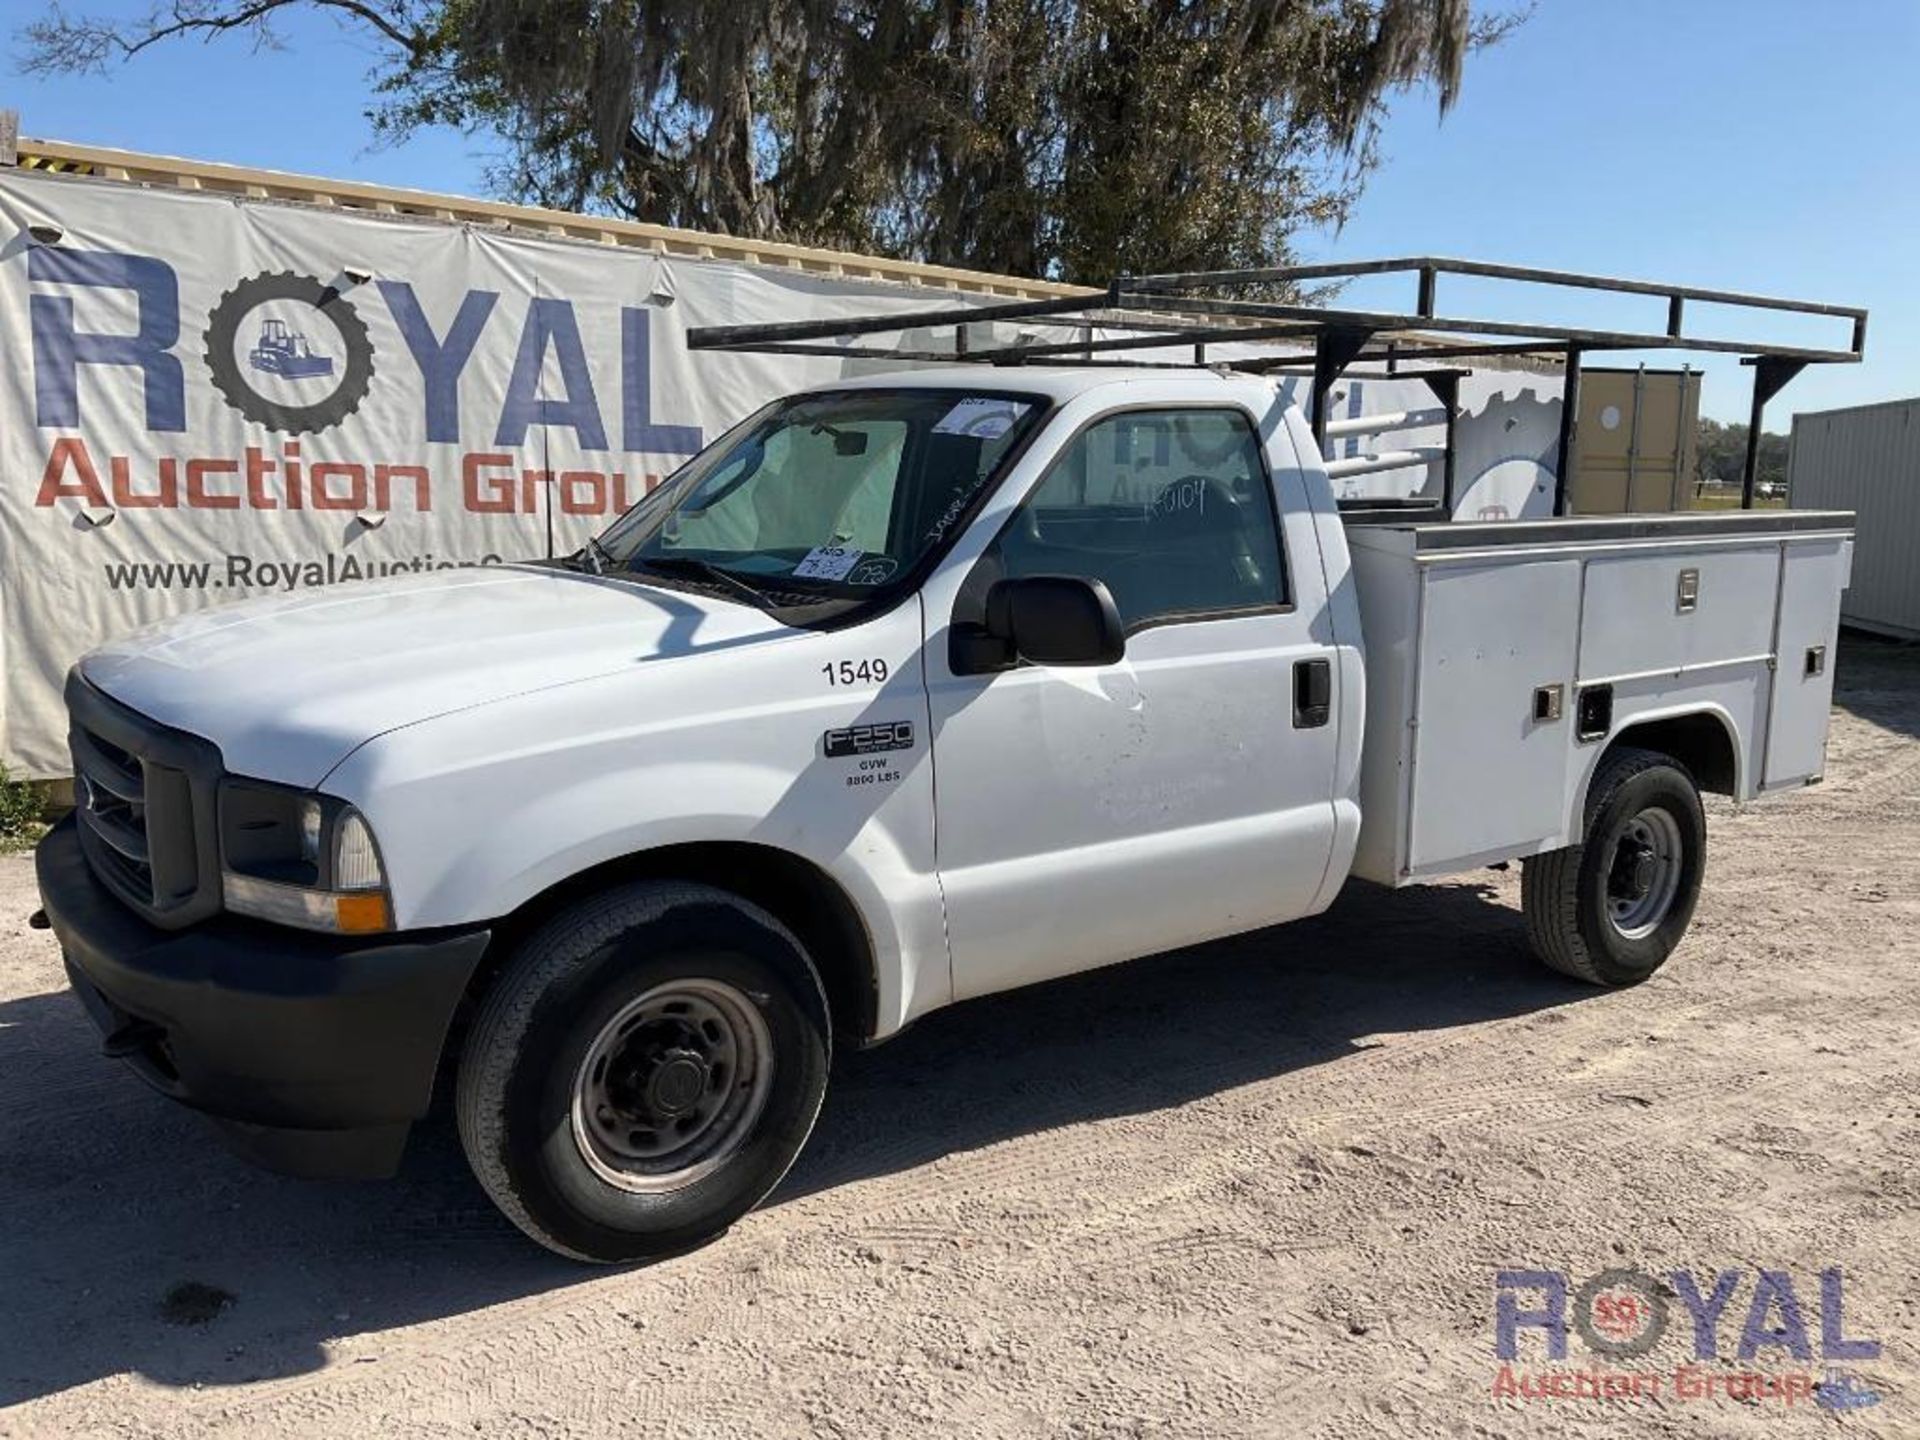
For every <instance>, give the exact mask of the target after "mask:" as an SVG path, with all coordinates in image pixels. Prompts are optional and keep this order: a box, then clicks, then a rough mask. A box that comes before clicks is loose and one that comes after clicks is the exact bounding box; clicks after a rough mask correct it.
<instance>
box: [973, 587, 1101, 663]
mask: <svg viewBox="0 0 1920 1440" xmlns="http://www.w3.org/2000/svg"><path fill="white" fill-rule="evenodd" d="M986 610H987V613H986V618H985V622H984V623H983V625H982V626H981V629H982V630H983V631H984V632H985V636H986V638H988V639H989V640H990V641H997V642H998V647H997V648H999V649H1000V650H1001V652H1002V655H1003V659H1002V664H1003V665H1011V664H1013V663H1014V662H1015V661H1017V660H1031V661H1032V662H1033V663H1034V664H1036V665H1112V664H1114V663H1115V662H1116V661H1118V660H1119V659H1120V658H1121V657H1122V656H1123V655H1125V654H1126V650H1127V637H1126V631H1125V630H1124V629H1122V628H1121V624H1120V612H1119V610H1118V609H1117V608H1116V607H1115V606H1114V603H1113V595H1112V594H1111V592H1109V591H1108V589H1107V587H1106V586H1105V585H1104V584H1102V583H1101V582H1100V581H1098V580H1089V579H1087V578H1085V577H1084V576H1080V575H1028V576H1023V577H1022V578H1020V579H1018V580H998V581H995V582H994V585H993V588H992V589H990V590H988V591H987V606H986ZM996 668H997V667H996Z"/></svg>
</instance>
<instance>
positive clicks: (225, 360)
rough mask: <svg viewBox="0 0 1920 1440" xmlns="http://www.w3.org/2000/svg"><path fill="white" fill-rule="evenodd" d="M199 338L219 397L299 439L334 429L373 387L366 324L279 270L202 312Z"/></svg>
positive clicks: (338, 301) (329, 295)
mask: <svg viewBox="0 0 1920 1440" xmlns="http://www.w3.org/2000/svg"><path fill="white" fill-rule="evenodd" d="M243 326H244V327H245V328H244V330H243V328H242V327H243ZM202 338H203V339H204V341H205V343H206V357H205V358H206V363H207V373H208V374H209V375H210V376H211V377H212V379H213V385H214V388H215V389H216V390H218V391H219V392H220V395H221V398H222V399H224V400H225V401H226V402H227V404H228V405H230V406H232V407H233V408H234V409H235V410H238V411H239V412H240V413H241V414H242V415H244V416H246V417H247V419H249V420H252V421H254V422H255V423H256V424H259V425H264V426H266V427H267V428H268V429H269V430H281V431H285V432H286V433H287V434H290V435H303V434H307V433H308V432H310V431H315V430H325V429H328V428H330V427H331V426H334V425H338V424H339V423H340V422H341V421H342V420H344V419H346V418H347V416H349V415H351V414H353V412H354V411H355V410H357V409H359V408H360V402H361V401H362V400H364V399H365V398H366V395H367V387H368V386H370V385H371V384H372V383H373V341H372V340H371V339H370V338H369V337H368V335H367V322H366V321H364V320H362V319H361V318H360V314H359V312H358V311H357V310H355V309H354V308H353V305H352V303H351V302H350V301H348V300H347V299H345V298H344V297H343V296H341V295H340V293H339V292H338V291H336V290H334V289H333V288H332V287H331V286H329V285H326V284H324V283H323V282H321V281H320V280H317V279H315V278H314V277H313V276H311V275H296V274H294V273H293V272H292V271H291V270H282V271H280V272H278V273H277V274H262V275H255V276H253V277H252V278H251V279H248V280H242V281H241V282H240V283H239V284H238V285H235V286H234V287H233V289H231V290H229V291H228V292H227V293H226V294H224V295H222V296H221V297H220V303H219V304H217V305H215V306H214V307H213V309H212V310H211V311H210V312H209V313H208V315H207V328H206V332H205V334H204V336H203V337H202Z"/></svg>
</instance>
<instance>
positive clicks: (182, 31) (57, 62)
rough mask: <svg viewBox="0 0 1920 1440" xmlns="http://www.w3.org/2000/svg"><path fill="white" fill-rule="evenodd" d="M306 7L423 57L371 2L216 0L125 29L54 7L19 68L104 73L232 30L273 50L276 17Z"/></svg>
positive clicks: (409, 35) (180, 1)
mask: <svg viewBox="0 0 1920 1440" xmlns="http://www.w3.org/2000/svg"><path fill="white" fill-rule="evenodd" d="M301 5H305V6H309V7H310V8H312V9H315V10H333V11H337V12H339V13H341V14H344V15H348V16H351V17H352V18H353V19H355V20H357V21H359V22H360V23H361V24H363V25H366V26H367V27H369V28H370V29H372V30H373V31H374V32H376V33H377V34H379V35H380V36H381V37H383V38H384V39H386V40H388V41H391V42H392V43H393V44H395V45H397V46H399V47H400V48H401V49H402V50H404V51H405V52H406V54H407V55H408V57H409V58H414V59H417V58H419V57H420V56H421V54H422V53H423V50H424V44H425V42H424V40H423V37H422V36H421V34H420V32H419V31H418V30H417V29H414V30H408V29H405V28H403V27H402V26H401V25H400V24H397V23H395V20H394V19H393V18H390V16H389V15H387V14H384V13H382V11H381V10H380V9H379V8H378V7H377V6H375V5H372V4H369V3H367V0H246V3H242V4H237V5H228V6H224V7H223V6H220V5H217V4H215V3H213V0H174V3H173V4H172V5H170V6H158V5H156V6H155V7H154V8H153V9H152V10H151V11H149V12H148V13H147V17H146V19H145V20H143V21H141V22H139V23H138V24H137V25H133V26H128V27H125V28H123V27H121V26H120V25H118V24H116V23H115V22H114V21H111V20H108V19H104V18H100V17H95V16H79V17H74V16H69V15H68V14H67V12H66V11H65V9H64V8H63V7H61V6H60V5H58V4H55V5H54V6H52V7H51V9H50V10H49V12H48V14H47V16H46V18H45V19H42V20H36V21H34V22H33V23H31V24H29V25H27V26H25V27H23V28H22V30H21V31H20V35H21V37H22V38H23V39H24V40H26V42H27V44H28V47H29V48H28V52H27V54H26V56H25V58H24V59H23V60H22V61H21V66H20V68H21V69H22V70H23V71H25V72H27V73H28V74H50V73H63V72H69V73H70V72H79V73H101V72H104V71H105V69H106V67H107V62H108V61H109V60H110V59H118V60H122V61H124V60H130V59H132V58H133V57H134V56H135V55H138V54H139V53H140V52H141V51H143V50H145V49H147V48H149V47H150V46H153V45H158V44H160V43H161V42H162V41H165V40H172V39H175V38H178V37H180V36H185V35H201V36H206V37H209V38H210V37H212V36H214V35H220V34H225V33H227V32H228V31H233V30H252V31H254V32H255V40H256V43H265V44H272V43H273V34H272V31H271V29H270V28H269V23H268V22H269V21H271V19H272V18H273V16H274V14H275V13H276V12H278V11H280V10H285V9H288V8H291V7H295V6H301Z"/></svg>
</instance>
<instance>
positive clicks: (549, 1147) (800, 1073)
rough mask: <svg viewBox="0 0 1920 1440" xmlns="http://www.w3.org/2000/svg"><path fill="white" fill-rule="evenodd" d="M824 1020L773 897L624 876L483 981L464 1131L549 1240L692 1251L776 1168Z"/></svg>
mask: <svg viewBox="0 0 1920 1440" xmlns="http://www.w3.org/2000/svg"><path fill="white" fill-rule="evenodd" d="M828 1035H829V1030H828V1019H827V1002H826V998H825V995H824V993H823V992H822V990H821V986H820V981H819V977H818V976H817V975H816V973H815V971H814V968H813V965H812V963H811V961H810V960H809V959H808V957H807V953H806V951H805V950H804V949H803V948H802V946H801V944H800V942H799V941H798V940H796V939H795V938H794V937H793V935H792V934H791V933H790V932H789V931H788V930H787V929H786V927H784V926H783V925H781V924H780V922H779V921H777V920H776V919H774V918H773V917H772V916H771V915H769V914H767V912H766V911H764V910H762V909H760V908H759V907H758V906H755V905H751V904H748V903H747V902H746V901H744V900H741V899H739V898H738V897H736V896H733V895H729V894H727V893H726V892H725V891H722V890H717V889H714V888H712V887H710V886H705V885H693V884H684V883H678V882H664V881H649V882H642V883H637V884H633V885H627V886H623V887H621V888H619V889H617V890H612V891H609V892H607V893H606V894H604V895H600V896H596V897H594V898H593V899H591V900H588V901H586V902H585V903H584V904H582V905H579V906H577V907H576V908H574V909H572V910H569V911H567V912H565V913H564V914H562V915H560V916H558V917H556V918H555V919H553V920H551V921H549V922H548V923H547V924H546V925H545V926H543V927H542V928H541V929H540V930H538V931H537V932H535V934H534V935H533V936H532V938H530V939H529V940H528V941H527V942H526V944H525V945H524V946H522V947H521V949H520V951H519V953H518V954H517V955H515V956H514V958H513V960H512V961H511V963H510V964H509V965H508V967H507V969H506V971H505V973H504V974H502V975H501V976H500V978H499V980H498V981H497V982H496V983H495V985H494V987H493V989H492V991H491V992H490V993H489V995H488V996H487V999H486V1002H485V1004H484V1005H483V1006H482V1008H481V1013H480V1016H479V1019H478V1020H477V1021H476V1022H475V1024H474V1027H473V1029H472V1031H471V1032H470V1033H469V1034H468V1036H467V1040H466V1045H465V1048H464V1049H463V1051H462V1053H461V1059H460V1075H459V1083H458V1096H457V1113H458V1120H459V1127H460V1140H461V1144H462V1145H463V1146H464V1148H465V1150H466V1153H467V1160H468V1162H469V1163H470V1164H471V1165H472V1166H473V1171H474V1174H475V1175H476V1176H477V1177H478V1178H479V1181H480V1184H481V1186H482V1187H483V1188H484V1189H485V1190H486V1192H487V1194H488V1196H489V1197H490V1198H491V1199H492V1200H493V1202H494V1203H495V1204H496V1205H498V1206H499V1207H500V1209H501V1210H502V1211H503V1212H505V1214H506V1215H507V1216H508V1218H509V1219H511V1220H512V1221H513V1222H514V1223H515V1224H516V1225H518V1226H519V1227H520V1228H521V1229H522V1230H524V1231H526V1232H527V1234H529V1235H531V1236H532V1237H533V1238H534V1239H535V1240H538V1241H539V1242H540V1243H541V1244H542V1245H545V1246H546V1247H547V1248H549V1249H551V1250H555V1251H558V1252H559V1253H560V1254H562V1255H567V1256H570V1257H572V1258H574V1259H576V1260H589V1261H597V1262H601V1263H618V1262H621V1261H628V1260H639V1259H645V1258H647V1257H650V1256H655V1255H662V1254H670V1253H672V1252H674V1251H678V1250H684V1249H687V1248H688V1247H690V1246H693V1245H697V1244H699V1243H701V1242H702V1241H705V1240H709V1239H712V1238H713V1237H714V1236H716V1235H718V1234H720V1233H721V1232H722V1231H724V1230H725V1229H726V1228H727V1227H728V1226H729V1225H731V1224H732V1223H733V1222H734V1221H735V1220H737V1219H739V1218H740V1216H742V1215H744V1214H745V1213H746V1212H747V1211H748V1210H750V1209H752V1208H753V1207H754V1206H755V1205H757V1204H758V1203H759V1202H760V1201H761V1200H762V1199H763V1198H765V1196H766V1195H767V1193H768V1192H769V1191H771V1190H772V1189H773V1187H774V1186H775V1185H777V1184H778V1183H779V1181H780V1177H781V1176H783V1175H784V1174H786V1172H787V1167H788V1166H790V1165H791V1164H792V1163H793V1160H794V1157H795V1156H797V1155H798V1154H799V1153H800V1148H801V1146H802V1145H804V1144H805V1143H806V1139H807V1136H808V1134H809V1133H810V1132H811V1131H812V1129H813V1122H814V1119H815V1117H816V1116H817V1115H818V1114H819V1110H820V1102H821V1099H822V1097H823V1096H824V1095H825V1093H826V1084H827V1064H828V1048H829V1039H828Z"/></svg>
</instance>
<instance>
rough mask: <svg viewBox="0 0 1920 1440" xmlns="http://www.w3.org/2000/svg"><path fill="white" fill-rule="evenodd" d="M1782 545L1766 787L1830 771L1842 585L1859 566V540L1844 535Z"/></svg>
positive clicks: (1764, 776)
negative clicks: (1856, 552)
mask: <svg viewBox="0 0 1920 1440" xmlns="http://www.w3.org/2000/svg"><path fill="white" fill-rule="evenodd" d="M1781 551H1782V560H1781V574H1780V608H1779V613H1778V617H1777V619H1776V621H1775V624H1776V626H1777V637H1778V638H1777V640H1776V642H1775V645H1774V655H1775V657H1776V658H1775V668H1774V672H1773V697H1772V700H1771V702H1770V703H1769V705H1768V707H1767V748H1766V760H1765V764H1764V766H1763V771H1762V774H1761V779H1760V788H1761V789H1762V790H1778V789H1781V788H1783V787H1786V786H1790V785H1804V784H1807V783H1809V782H1811V781H1814V780H1818V779H1819V778H1820V777H1821V776H1822V775H1824V774H1825V773H1826V768H1827V720H1828V713H1829V711H1830V710H1831V709H1832V706H1833V666H1834V659H1835V648H1836V642H1837V641H1838V640H1839V636H1840V592H1841V591H1842V590H1844V589H1845V588H1846V584H1847V576H1848V572H1849V571H1850V570H1851V568H1852V559H1853V542H1852V540H1851V539H1845V538H1841V537H1839V536H1831V537H1821V538H1819V539H1813V540H1796V541H1789V542H1787V543H1786V544H1784V545H1782V546H1781Z"/></svg>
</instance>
